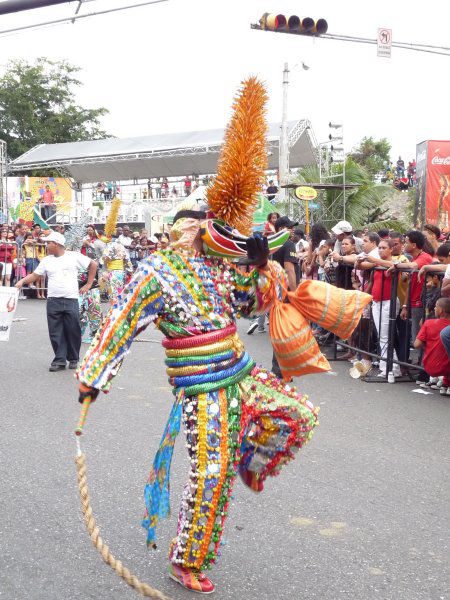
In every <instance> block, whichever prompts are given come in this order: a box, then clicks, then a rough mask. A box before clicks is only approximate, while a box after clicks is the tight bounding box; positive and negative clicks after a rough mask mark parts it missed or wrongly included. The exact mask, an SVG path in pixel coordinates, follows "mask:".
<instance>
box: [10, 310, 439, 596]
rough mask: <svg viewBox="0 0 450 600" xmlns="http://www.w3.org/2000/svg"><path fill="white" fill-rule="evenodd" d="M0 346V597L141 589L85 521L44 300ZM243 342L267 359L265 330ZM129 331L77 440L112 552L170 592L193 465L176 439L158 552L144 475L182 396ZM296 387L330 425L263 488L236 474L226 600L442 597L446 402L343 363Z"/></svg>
mask: <svg viewBox="0 0 450 600" xmlns="http://www.w3.org/2000/svg"><path fill="white" fill-rule="evenodd" d="M16 316H17V317H25V318H26V319H27V320H26V321H20V322H16V323H14V327H13V331H12V337H11V340H10V342H9V343H1V345H0V352H1V354H0V381H1V420H0V477H1V492H0V599H3V598H4V599H8V600H16V599H20V600H44V599H45V600H66V599H67V600H69V599H70V600H75V599H77V600H78V599H81V600H84V599H90V598H95V599H96V600H118V599H120V600H127V599H130V600H131V599H132V598H135V597H138V596H137V595H136V593H135V592H134V591H133V590H131V589H130V588H128V587H127V586H126V584H124V583H123V582H122V581H121V580H120V579H119V578H118V577H117V576H116V575H115V574H114V573H113V572H112V571H111V570H110V569H109V567H107V566H106V565H104V563H103V562H102V560H101V558H100V557H99V555H98V554H97V552H96V550H95V549H94V548H93V547H92V545H91V542H90V540H89V538H88V536H87V533H86V531H85V529H84V524H83V521H82V518H81V513H80V509H79V501H78V495H77V484H76V473H75V467H74V462H73V461H74V456H75V441H74V436H73V430H74V426H75V424H76V421H77V417H78V412H79V404H78V403H77V401H76V397H77V391H76V389H77V386H76V382H75V381H74V379H73V377H72V374H73V373H72V372H71V371H65V372H57V373H49V371H48V366H49V363H50V361H51V358H52V356H51V349H50V344H49V341H48V336H47V329H46V322H45V302H43V301H38V300H28V301H26V302H21V303H20V305H19V309H18V313H17V314H16ZM245 328H246V323H245V322H243V323H241V325H240V329H241V334H242V338H243V339H244V340H245V342H246V344H247V348H248V350H249V351H250V353H251V355H252V356H253V357H254V358H255V359H256V360H257V362H259V363H262V364H263V365H264V366H269V365H270V359H271V352H270V347H269V339H268V337H267V334H264V335H261V334H260V335H253V336H251V337H250V336H246V335H245ZM143 339H145V340H147V343H135V344H134V346H133V348H132V352H131V354H130V355H129V356H128V357H127V359H126V361H125V364H124V366H123V369H122V371H121V373H120V375H119V376H118V377H117V378H116V380H115V382H114V385H113V388H112V390H111V392H110V394H109V395H108V396H102V397H101V398H99V399H98V400H97V402H96V404H95V405H94V406H93V407H92V409H91V413H90V415H89V420H88V424H87V430H86V435H85V436H83V440H82V442H83V449H84V450H85V452H86V454H87V459H88V481H89V485H90V491H91V498H92V505H93V510H94V514H95V516H96V518H97V522H98V525H99V527H100V529H101V532H102V536H103V538H104V539H105V541H106V542H107V543H108V544H109V546H110V548H111V550H112V552H113V553H114V554H115V555H116V557H117V558H120V559H121V560H122V561H123V562H124V563H125V564H126V565H127V566H129V567H130V568H131V570H132V571H134V572H135V573H136V574H137V575H138V577H140V578H141V579H143V580H144V581H147V582H149V583H150V584H151V585H153V586H156V587H157V588H159V589H160V590H162V591H164V592H165V593H166V594H168V595H169V596H171V597H172V598H174V599H185V598H186V599H187V598H191V599H192V594H190V593H189V592H186V591H184V590H183V589H182V588H181V587H180V586H178V585H177V584H176V583H174V582H172V581H171V580H169V579H168V577H167V574H166V573H167V562H166V558H167V547H168V543H169V540H170V539H171V537H172V536H173V533H174V531H175V524H176V515H177V510H178V498H179V494H180V491H181V488H182V485H183V482H184V478H185V476H186V463H185V456H184V454H185V453H184V440H183V435H182V434H180V437H179V439H178V441H177V444H176V450H175V456H174V464H173V471H172V473H173V477H172V507H173V514H172V516H171V517H170V519H169V520H168V521H167V522H163V523H162V524H161V525H160V527H159V530H158V531H159V537H158V549H157V550H156V551H148V550H147V549H146V546H145V533H146V532H145V530H144V529H142V528H141V527H140V520H141V517H142V515H143V497H142V493H143V487H144V484H145V481H146V477H147V472H148V470H149V467H150V465H151V462H152V458H153V455H154V452H155V451H156V448H157V446H158V443H159V440H160V437H161V434H162V431H163V427H164V424H165V422H166V418H167V416H168V414H169V410H170V406H171V401H172V398H173V397H172V394H171V390H170V388H169V386H168V384H167V381H166V376H165V373H164V369H163V364H162V360H163V352H162V348H161V346H160V344H159V343H158V342H159V340H160V339H161V336H160V334H159V333H158V332H156V331H155V330H153V329H148V330H147V331H146V332H145V333H144V334H143ZM333 368H334V369H335V371H337V375H314V376H308V377H305V378H303V379H302V380H301V381H298V382H297V384H298V387H299V388H300V389H301V390H303V391H305V392H306V393H308V394H309V395H310V399H311V400H312V401H313V402H314V403H316V404H319V405H320V406H321V413H320V417H321V419H320V427H319V428H317V429H316V433H315V435H314V437H313V439H312V440H311V441H310V443H309V444H308V445H307V447H305V448H304V449H303V450H302V451H301V452H300V453H299V455H298V458H297V459H296V460H295V461H294V462H293V463H291V464H290V465H289V467H288V468H287V469H285V470H284V472H283V473H282V474H281V475H280V476H279V477H277V478H275V479H271V480H270V481H267V483H266V488H265V490H264V491H263V493H262V494H260V495H256V494H253V493H252V492H250V491H249V490H248V489H247V488H245V487H244V486H243V485H242V484H241V482H240V481H237V483H236V485H235V490H234V500H233V503H232V506H231V508H230V516H229V519H228V522H227V527H226V529H225V533H224V543H223V546H222V552H223V556H222V557H221V559H220V561H219V563H218V564H217V565H216V567H215V568H214V570H213V571H212V572H211V578H212V579H213V581H214V582H215V583H216V586H217V591H216V593H215V594H214V596H213V597H214V598H216V600H225V599H227V600H228V599H231V598H233V599H234V598H236V599H238V598H245V599H249V600H250V599H251V600H269V599H270V600H272V599H274V598H276V599H280V600H281V599H282V600H285V599H286V600H287V599H295V600H300V599H303V598H304V599H308V600H344V599H352V600H372V599H376V600H394V599H395V600H419V599H420V600H444V599H447V598H450V595H449V589H450V577H449V558H450V552H449V531H450V528H449V516H450V509H449V468H448V457H449V448H450V440H449V413H450V398H443V397H441V396H439V394H438V393H437V392H435V393H434V394H433V395H421V394H416V393H411V390H412V389H414V388H415V387H417V386H414V385H413V384H395V385H389V384H387V383H375V384H374V383H372V384H365V383H362V382H360V381H354V380H352V379H351V378H350V377H349V376H348V365H344V364H341V363H335V364H334V365H333Z"/></svg>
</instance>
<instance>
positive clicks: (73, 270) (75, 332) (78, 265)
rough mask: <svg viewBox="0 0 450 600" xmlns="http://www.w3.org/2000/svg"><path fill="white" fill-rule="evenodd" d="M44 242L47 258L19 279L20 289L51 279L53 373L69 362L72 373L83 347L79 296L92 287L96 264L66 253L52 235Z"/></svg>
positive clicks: (49, 307)
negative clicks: (83, 278)
mask: <svg viewBox="0 0 450 600" xmlns="http://www.w3.org/2000/svg"><path fill="white" fill-rule="evenodd" d="M44 241H45V242H46V243H47V253H48V256H46V257H45V258H43V259H42V260H41V262H40V263H39V265H38V266H37V268H36V269H35V270H34V272H33V273H30V275H27V276H26V277H24V278H23V279H20V281H18V282H17V283H16V287H17V288H19V289H20V288H21V287H22V286H23V285H25V284H28V283H33V282H34V281H36V280H37V279H38V278H39V277H42V276H43V275H46V276H47V277H48V298H47V323H48V332H49V336H50V342H51V344H52V347H53V351H54V353H55V357H54V359H53V360H52V363H51V365H50V369H49V370H50V371H63V370H64V369H65V368H66V362H67V361H69V369H76V368H77V366H78V358H79V353H80V346H81V328H80V313H79V308H78V294H79V292H81V293H82V294H84V293H86V292H87V291H88V290H89V289H90V288H91V286H92V283H93V281H94V277H95V273H96V272H97V264H96V262H95V261H93V260H91V259H90V258H88V257H87V256H84V255H83V254H81V253H80V252H69V251H66V249H65V247H64V246H65V238H64V236H63V235H62V234H60V233H57V232H55V231H53V232H52V233H50V234H49V235H48V236H47V237H46V238H44ZM86 269H87V271H88V279H87V283H86V284H85V285H84V286H83V287H82V288H80V290H78V272H79V271H81V270H82V271H85V270H86Z"/></svg>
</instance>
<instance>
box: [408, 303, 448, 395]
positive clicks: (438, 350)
mask: <svg viewBox="0 0 450 600" xmlns="http://www.w3.org/2000/svg"><path fill="white" fill-rule="evenodd" d="M434 312H435V314H436V319H428V320H427V321H425V323H424V324H423V325H422V327H421V329H420V331H419V334H418V336H417V338H416V341H415V342H414V348H423V347H425V353H424V357H423V366H424V368H425V371H426V372H427V373H428V375H430V376H431V377H439V376H441V375H443V376H444V379H443V382H442V387H441V394H442V395H443V396H450V359H449V357H448V355H447V352H446V350H445V348H444V345H443V343H442V340H441V331H442V330H443V329H445V328H446V327H448V326H449V325H450V298H439V300H438V301H437V302H436V308H435V309H434Z"/></svg>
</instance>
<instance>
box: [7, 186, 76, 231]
mask: <svg viewBox="0 0 450 600" xmlns="http://www.w3.org/2000/svg"><path fill="white" fill-rule="evenodd" d="M47 185H48V186H49V188H50V191H51V192H52V193H53V199H54V202H55V205H56V211H57V212H58V213H62V214H64V215H69V214H70V210H71V207H72V188H71V186H70V182H69V181H68V180H67V179H64V178H63V177H8V178H7V198H8V206H9V213H10V217H11V220H12V221H16V222H25V223H32V222H33V218H34V206H35V205H36V204H38V203H39V201H40V199H41V198H42V196H43V195H44V192H45V188H46V186H47Z"/></svg>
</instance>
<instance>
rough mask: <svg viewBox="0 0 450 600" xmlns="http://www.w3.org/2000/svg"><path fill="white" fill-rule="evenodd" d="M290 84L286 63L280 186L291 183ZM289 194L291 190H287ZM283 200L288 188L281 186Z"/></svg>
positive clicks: (280, 149)
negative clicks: (289, 135) (288, 115)
mask: <svg viewBox="0 0 450 600" xmlns="http://www.w3.org/2000/svg"><path fill="white" fill-rule="evenodd" d="M288 85H289V68H288V64H287V63H284V71H283V114H282V117H281V132H280V146H279V158H278V174H279V182H278V185H279V186H283V185H286V184H288V183H289V141H288V121H287V104H288ZM287 193H288V194H289V192H287ZM281 200H282V201H283V202H284V201H285V200H286V188H283V187H281Z"/></svg>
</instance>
